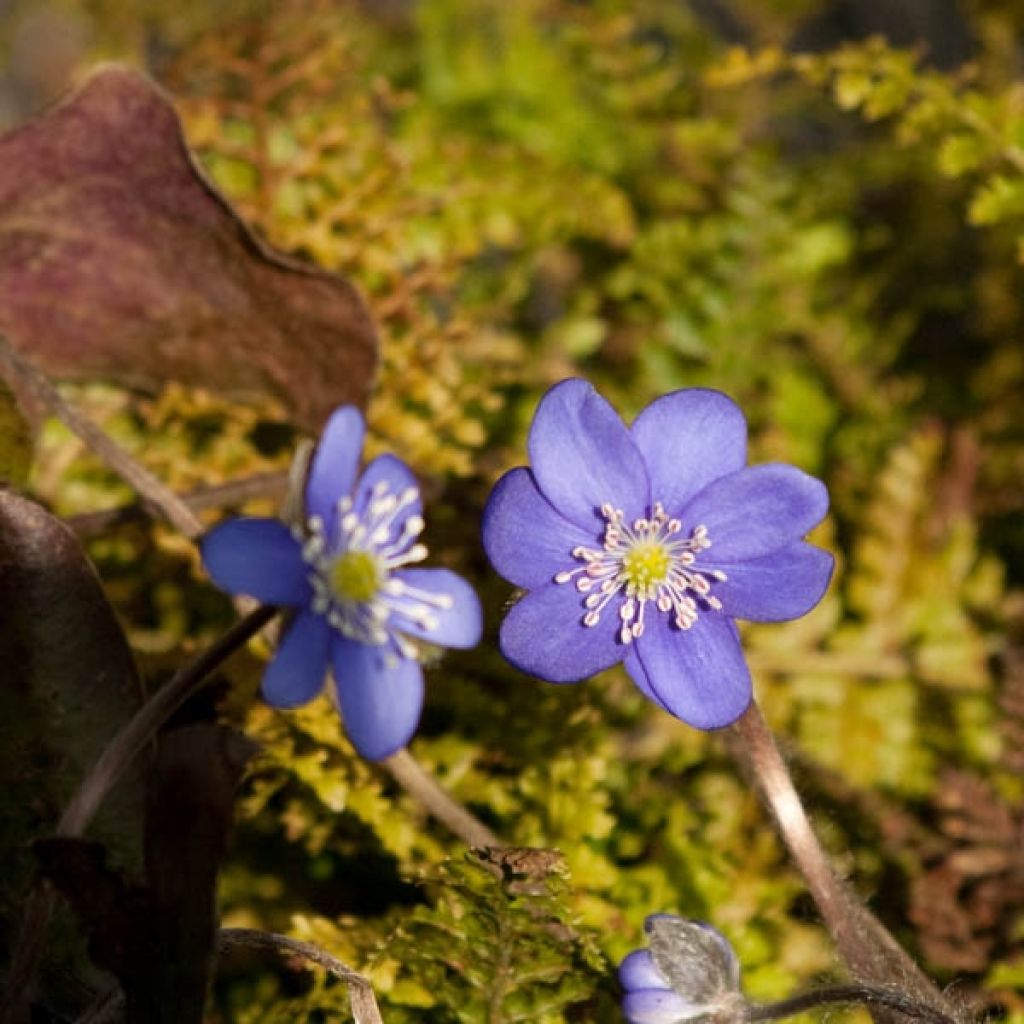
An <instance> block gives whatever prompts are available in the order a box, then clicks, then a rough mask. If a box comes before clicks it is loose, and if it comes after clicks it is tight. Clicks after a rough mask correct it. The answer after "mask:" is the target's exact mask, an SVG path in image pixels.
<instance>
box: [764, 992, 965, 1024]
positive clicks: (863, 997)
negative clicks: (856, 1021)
mask: <svg viewBox="0 0 1024 1024" xmlns="http://www.w3.org/2000/svg"><path fill="white" fill-rule="evenodd" d="M831 1003H862V1004H864V1005H866V1006H879V1007H884V1008H885V1009H886V1010H894V1011H895V1012H896V1013H899V1014H902V1015H903V1016H904V1017H909V1018H910V1019H911V1020H916V1021H921V1022H922V1024H956V1018H954V1017H950V1016H948V1015H947V1014H945V1013H942V1012H941V1011H940V1010H937V1009H936V1008H935V1007H933V1006H930V1005H926V1004H924V1003H919V1002H917V1001H916V1000H914V999H911V998H910V996H908V995H907V994H906V993H905V992H901V991H899V990H897V989H890V988H876V987H875V986H873V985H829V986H827V987H824V988H816V989H811V991H810V992H802V993H800V995H796V996H790V997H789V998H788V999H780V1000H779V1001H778V1002H777V1003H762V1004H760V1005H756V1004H755V1005H751V1006H748V1007H747V1012H746V1019H747V1020H748V1021H750V1022H751V1024H753V1022H755V1021H766V1020H779V1019H781V1018H782V1017H792V1016H794V1015H795V1014H798V1013H803V1012H804V1011H805V1010H810V1009H813V1008H814V1007H816V1006H827V1005H829V1004H831Z"/></svg>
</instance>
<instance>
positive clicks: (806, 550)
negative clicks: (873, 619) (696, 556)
mask: <svg viewBox="0 0 1024 1024" xmlns="http://www.w3.org/2000/svg"><path fill="white" fill-rule="evenodd" d="M834 566H835V559H834V558H833V557H832V556H831V555H830V554H829V553H828V552H827V551H822V549H821V548H816V547H814V545H812V544H807V543H805V542H804V541H797V542H796V543H795V544H789V545H787V546H786V547H784V548H780V549H779V550H778V551H773V552H772V553H771V554H770V555H762V556H761V557H760V558H752V559H750V560H749V561H746V562H737V563H736V564H735V565H722V566H721V569H722V571H723V572H724V573H725V574H726V577H727V578H726V579H725V580H724V581H723V582H721V583H715V584H713V588H712V591H711V592H712V593H713V594H714V595H715V597H717V598H718V599H719V600H720V601H721V602H722V611H723V613H724V614H726V615H728V616H729V617H730V618H733V619H750V620H752V621H753V622H785V621H786V620H787V619H798V618H800V616H801V615H806V614H807V613H808V612H809V611H810V610H811V609H812V608H813V607H814V606H815V605H816V604H817V603H818V602H819V601H820V600H821V599H822V597H823V596H824V595H825V591H826V590H827V589H828V584H829V580H830V579H831V578H832V570H833V568H834ZM710 567H714V566H713V565H711V564H709V568H710ZM701 568H702V569H703V568H704V563H703V560H702V562H701Z"/></svg>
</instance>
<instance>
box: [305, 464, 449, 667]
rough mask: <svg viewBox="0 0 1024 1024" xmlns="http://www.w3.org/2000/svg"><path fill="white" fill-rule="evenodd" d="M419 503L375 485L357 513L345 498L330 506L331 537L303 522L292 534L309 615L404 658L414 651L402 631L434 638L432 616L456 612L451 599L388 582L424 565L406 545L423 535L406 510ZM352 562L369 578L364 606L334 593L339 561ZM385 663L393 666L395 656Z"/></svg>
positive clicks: (421, 553)
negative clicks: (303, 566)
mask: <svg viewBox="0 0 1024 1024" xmlns="http://www.w3.org/2000/svg"><path fill="white" fill-rule="evenodd" d="M418 502H419V491H418V490H417V489H416V488H415V487H407V488H406V489H405V490H403V491H402V492H401V493H396V492H394V491H392V490H391V486H390V484H389V483H388V481H386V480H378V481H377V482H376V483H375V484H374V485H373V487H372V488H371V489H370V493H369V496H368V499H367V500H366V502H365V503H364V505H363V506H362V511H361V512H357V511H356V505H355V503H354V501H353V499H352V497H351V496H349V495H346V496H344V497H342V498H340V499H339V500H338V501H337V502H336V503H335V509H336V515H337V520H336V526H335V527H334V529H333V531H332V535H331V536H328V535H327V528H326V524H325V523H324V520H323V519H322V518H321V517H320V516H310V517H309V520H308V522H307V524H306V530H305V531H303V530H302V529H301V528H296V529H294V530H293V536H294V537H295V539H296V540H297V541H299V542H300V544H301V545H302V548H301V551H302V558H303V560H304V561H305V562H306V563H307V564H308V565H309V567H310V571H309V582H310V586H311V587H312V590H313V597H312V600H311V601H310V608H311V609H312V611H313V612H314V613H316V614H318V615H323V616H324V617H325V618H326V619H327V622H328V623H329V625H331V626H332V627H333V628H334V629H337V630H338V631H339V632H341V633H343V634H344V635H345V636H347V637H350V638H351V639H353V640H356V641H358V642H359V643H363V644H369V645H373V646H378V647H380V646H384V645H386V644H388V643H389V642H392V643H393V644H394V650H396V651H397V652H398V654H399V655H400V656H401V657H403V658H416V657H418V650H419V649H418V647H417V645H416V644H415V643H413V642H411V641H410V640H409V638H408V637H406V636H404V635H403V633H402V632H401V630H402V628H403V625H402V624H403V623H405V628H407V629H408V628H412V627H415V628H416V629H418V630H424V631H425V632H428V633H430V632H433V631H435V630H437V629H438V628H439V627H440V625H441V620H440V617H439V614H440V613H441V612H445V611H449V610H451V609H452V608H454V606H455V599H454V597H453V596H452V595H451V594H445V593H440V594H438V593H433V592H432V591H428V590H423V589H421V588H419V587H416V586H413V585H410V584H409V583H407V582H405V581H404V580H402V579H399V578H398V577H397V576H395V575H393V573H394V570H395V569H398V568H400V567H402V566H404V565H409V564H411V563H414V562H420V561H422V560H423V559H424V558H426V557H427V549H426V546H425V545H423V544H420V543H413V542H414V541H415V540H416V538H417V537H418V536H419V535H420V534H421V533H422V532H423V529H424V522H423V517H422V516H421V515H419V514H418V512H417V511H416V510H415V508H410V506H416V505H417V504H418ZM405 510H408V511H409V514H407V515H406V517H405V518H404V520H402V522H401V526H400V527H399V526H397V525H396V524H397V522H398V520H399V517H400V515H401V513H402V512H403V511H405ZM353 554H356V555H359V556H362V557H365V558H367V559H369V562H368V565H369V566H372V568H373V570H374V571H375V572H376V579H377V583H376V588H377V589H376V593H374V594H373V595H372V596H371V597H369V599H359V598H355V597H352V596H350V595H347V594H346V593H344V592H342V591H340V590H339V589H337V588H339V586H342V584H340V583H339V581H338V579H337V577H336V573H337V571H338V570H337V564H338V561H339V560H340V559H342V558H345V557H347V556H349V555H353ZM371 579H373V577H372V576H371ZM386 657H387V658H389V659H390V660H391V662H392V663H393V662H394V661H395V654H394V653H388V654H387V656H386Z"/></svg>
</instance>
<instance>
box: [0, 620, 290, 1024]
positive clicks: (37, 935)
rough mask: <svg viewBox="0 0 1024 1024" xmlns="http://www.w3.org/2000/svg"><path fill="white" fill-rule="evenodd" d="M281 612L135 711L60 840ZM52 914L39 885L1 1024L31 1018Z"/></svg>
mask: <svg viewBox="0 0 1024 1024" xmlns="http://www.w3.org/2000/svg"><path fill="white" fill-rule="evenodd" d="M276 614H277V608H275V607H273V606H271V605H263V606H261V607H259V608H257V609H256V610H255V611H254V612H252V613H251V614H250V615H248V616H246V617H245V618H244V619H242V620H240V621H239V622H237V623H235V625H234V626H232V627H231V629H229V630H228V631H227V632H226V633H225V634H224V635H223V636H222V637H221V638H220V639H219V640H218V641H217V642H216V643H215V644H214V645H213V646H212V647H209V648H208V649H207V650H205V651H204V652H203V653H202V654H200V655H199V657H198V658H196V659H195V661H193V662H191V663H190V664H188V665H186V666H185V667H184V668H183V669H181V671H180V672H178V673H177V674H176V675H175V676H174V677H173V678H172V679H171V680H170V682H168V683H167V684H166V685H164V686H162V687H161V688H160V689H159V690H157V692H156V693H154V694H153V696H152V697H151V698H150V699H149V700H148V701H147V702H146V703H145V704H143V706H142V707H141V708H139V710H138V711H137V712H136V714H135V716H134V717H133V718H132V719H131V721H130V722H128V723H127V725H125V727H124V728H123V729H122V730H121V731H120V732H119V733H118V734H117V735H116V736H115V737H114V738H113V739H112V740H111V741H110V743H108V744H107V746H106V748H105V749H104V751H103V753H102V754H100V756H99V758H98V759H97V761H96V763H95V764H94V765H93V767H92V769H91V770H90V772H89V774H88V775H87V776H86V777H85V779H84V780H83V782H82V784H81V785H80V786H79V787H78V792H76V793H75V795H74V797H72V799H71V802H70V803H69V804H68V806H67V808H66V809H65V811H64V813H63V815H61V819H60V822H59V823H58V825H57V835H59V836H80V835H81V834H82V833H83V832H84V831H85V829H86V827H87V826H88V824H89V822H90V821H91V820H92V818H93V815H94V814H95V813H96V811H97V809H98V808H99V806H100V804H101V803H102V801H103V798H104V797H105V796H106V795H107V793H108V792H109V791H110V788H111V786H113V785H114V783H115V782H116V781H117V779H118V778H119V777H120V776H121V774H122V773H123V772H124V771H125V769H126V768H127V767H128V766H129V765H130V764H131V762H132V761H133V760H134V758H135V757H136V756H137V755H138V754H139V752H140V751H141V750H142V749H143V748H144V747H145V745H146V744H147V743H148V742H149V741H150V739H151V738H152V737H153V736H154V735H155V733H156V731H157V730H158V729H159V728H160V726H161V725H163V723H164V722H166V721H167V719H168V718H170V716H171V715H172V714H174V712H175V711H176V710H177V709H178V708H179V707H181V705H182V704H183V703H184V702H185V700H187V699H188V697H190V696H191V695H192V694H193V693H195V692H196V691H197V690H198V689H199V688H200V687H201V686H202V685H203V683H204V682H205V681H206V680H207V678H208V677H209V675H210V673H211V672H213V671H214V669H216V668H217V667H218V666H219V665H220V664H221V663H222V662H223V661H224V660H225V659H227V657H228V656H229V655H231V654H232V653H234V652H235V651H236V650H238V648H239V647H241V646H242V645H243V644H244V643H245V642H246V641H247V640H249V639H251V638H252V637H254V636H255V635H256V634H257V633H258V632H259V631H260V630H261V629H262V628H263V627H264V626H265V625H266V624H267V623H268V622H269V621H270V620H271V619H272V618H273V617H274V616H275V615H276ZM52 910H53V894H52V891H51V890H50V888H49V887H48V886H43V885H38V884H37V885H36V886H35V887H34V888H33V890H32V892H31V893H30V894H29V898H28V901H27V903H26V907H25V913H24V915H23V917H22V923H21V929H20V931H19V933H18V942H17V946H16V947H15V950H14V956H13V957H12V959H11V968H10V971H9V972H8V976H7V989H6V994H5V998H4V1004H3V1007H2V1010H0V1024H17V1022H21V1021H23V1020H26V1019H27V1014H28V1005H29V1000H30V999H31V995H32V989H33V985H34V980H35V974H36V969H37V967H38V964H39V958H40V956H41V955H42V950H43V944H44V940H45V933H46V926H47V923H48V922H49V919H50V914H51V912H52Z"/></svg>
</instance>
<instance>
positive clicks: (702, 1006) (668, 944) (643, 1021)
mask: <svg viewBox="0 0 1024 1024" xmlns="http://www.w3.org/2000/svg"><path fill="white" fill-rule="evenodd" d="M644 930H645V931H646V932H647V935H648V941H649V945H650V949H638V950H635V951H634V952H632V953H630V954H629V956H627V957H626V959H625V960H623V961H622V964H621V965H620V967H619V980H620V981H621V982H622V987H623V988H624V989H625V993H626V994H625V998H624V999H623V1001H622V1011H623V1013H625V1015H626V1020H628V1021H629V1024H683V1022H686V1021H700V1020H707V1021H716V1022H718V1024H738V1022H739V1021H742V1020H743V1018H744V1013H743V1011H744V1009H745V1007H746V1002H745V1000H744V998H743V996H742V995H741V994H740V989H739V985H740V965H739V961H738V960H737V959H736V954H735V953H734V952H733V950H732V946H730V945H729V942H728V940H727V939H726V938H725V936H724V935H722V934H721V933H720V932H718V931H716V930H715V929H714V928H712V927H711V926H710V925H707V924H703V923H702V922H700V921H687V920H685V919H684V918H681V917H675V916H674V915H672V914H652V915H651V916H650V917H648V918H647V920H646V921H645V922H644Z"/></svg>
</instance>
